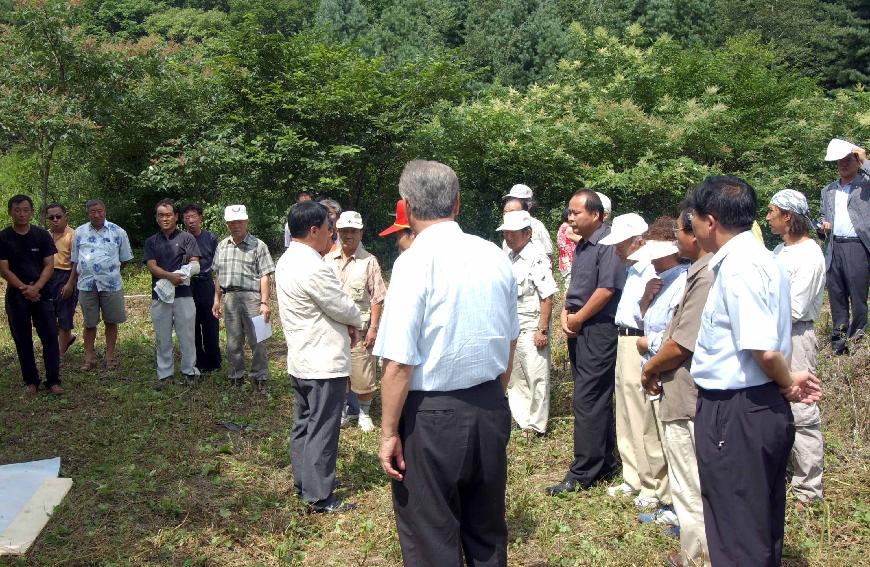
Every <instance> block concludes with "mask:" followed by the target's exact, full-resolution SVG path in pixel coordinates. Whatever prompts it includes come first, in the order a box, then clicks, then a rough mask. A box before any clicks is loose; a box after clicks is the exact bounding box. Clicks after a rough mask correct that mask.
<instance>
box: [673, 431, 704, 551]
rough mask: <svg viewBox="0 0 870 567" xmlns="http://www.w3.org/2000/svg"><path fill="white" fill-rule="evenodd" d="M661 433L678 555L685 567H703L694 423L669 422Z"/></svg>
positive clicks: (701, 525)
mask: <svg viewBox="0 0 870 567" xmlns="http://www.w3.org/2000/svg"><path fill="white" fill-rule="evenodd" d="M664 429H665V452H666V454H667V457H668V479H669V481H670V482H669V485H670V490H671V499H672V500H673V505H674V513H676V515H677V519H678V520H679V522H680V554H681V556H682V559H683V563H685V564H686V565H693V566H694V565H704V564H705V562H707V561H708V558H709V551H708V550H707V536H706V534H705V533H704V504H703V501H702V500H701V481H700V480H699V478H698V459H697V457H696V456H695V422H694V421H692V420H691V419H680V420H676V421H669V422H667V423H665V424H664Z"/></svg>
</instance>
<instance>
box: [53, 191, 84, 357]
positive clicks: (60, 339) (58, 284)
mask: <svg viewBox="0 0 870 567" xmlns="http://www.w3.org/2000/svg"><path fill="white" fill-rule="evenodd" d="M45 218H46V220H48V227H49V233H51V237H52V239H54V247H55V248H57V254H55V255H54V273H52V275H51V279H50V280H48V286H47V289H48V291H49V299H50V300H51V301H52V303H53V304H54V316H55V318H56V319H57V345H58V348H59V349H60V355H61V357H63V355H64V354H65V353H66V351H67V349H69V347H70V345H72V344H73V343H74V342H75V340H76V336H75V335H73V334H72V330H73V315H75V312H76V304H77V303H78V300H79V294H78V290H77V289H76V285H75V284H76V282H75V278H71V277H70V276H71V275H72V262H71V261H70V253H71V252H72V242H73V234H75V231H73V229H72V228H70V226H69V224H67V222H68V221H69V217H68V216H67V213H66V207H64V206H63V205H61V204H60V203H49V204H48V205H47V206H46V207H45ZM65 288H69V293H68V294H67V297H64V289H65Z"/></svg>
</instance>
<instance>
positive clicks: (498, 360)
mask: <svg viewBox="0 0 870 567" xmlns="http://www.w3.org/2000/svg"><path fill="white" fill-rule="evenodd" d="M519 333H520V326H519V320H518V319H517V284H516V280H515V279H514V274H513V271H512V270H511V264H510V261H509V260H508V258H507V254H505V253H504V252H502V251H501V250H499V248H498V246H496V245H494V244H493V243H491V242H487V241H486V240H483V239H482V238H478V237H477V236H472V235H470V234H465V233H464V232H462V229H460V228H459V225H458V224H456V223H455V222H453V221H444V222H439V223H435V224H432V225H430V226H428V227H427V228H426V229H424V230H422V231H421V232H420V234H418V235H417V238H416V239H415V240H414V245H413V246H411V247H410V248H409V249H408V250H406V251H405V252H403V253H402V255H401V256H399V258H398V259H397V260H396V263H395V264H394V267H393V274H392V278H391V279H390V287H389V289H388V290H387V298H386V300H385V301H384V314H383V316H382V317H381V328H380V332H379V333H378V338H377V341H376V342H375V348H374V351H373V354H374V355H375V356H380V357H383V358H387V359H389V360H392V361H395V362H398V363H401V364H407V365H409V366H413V367H414V369H413V371H412V373H411V382H410V389H411V390H422V391H452V390H462V389H465V388H471V387H473V386H477V385H478V384H482V383H484V382H488V381H490V380H494V379H495V378H497V377H498V376H499V375H500V374H502V373H503V372H504V371H505V369H506V368H507V363H508V354H509V351H510V342H511V341H512V340H514V339H516V338H517V337H518V336H519Z"/></svg>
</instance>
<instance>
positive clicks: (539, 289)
mask: <svg viewBox="0 0 870 567" xmlns="http://www.w3.org/2000/svg"><path fill="white" fill-rule="evenodd" d="M531 220H532V217H531V216H530V215H529V213H528V212H526V211H513V212H510V213H507V214H505V216H504V222H503V223H502V225H501V226H499V227H498V228H497V229H496V230H500V231H503V234H504V239H505V242H507V244H508V247H509V248H510V250H511V251H510V252H509V253H508V258H510V261H511V265H512V267H513V272H514V278H516V280H517V315H518V317H519V320H520V336H519V338H518V339H517V349H516V357H515V359H514V365H513V372H512V373H511V378H510V382H509V383H508V389H507V394H508V403H509V404H510V406H511V414H512V415H513V416H514V420H515V421H516V422H517V425H519V427H520V429H521V430H522V433H521V434H522V435H523V437H526V438H529V437H530V436H532V435H539V436H540V435H543V434H544V433H545V432H546V431H547V419H548V417H549V415H550V315H552V313H553V296H554V295H556V292H558V291H559V286H558V285H556V280H554V279H553V271H552V269H551V268H550V262H549V260H547V256H546V254H544V251H543V250H542V249H541V247H540V246H538V245H537V244H535V243H534V242H532V223H531Z"/></svg>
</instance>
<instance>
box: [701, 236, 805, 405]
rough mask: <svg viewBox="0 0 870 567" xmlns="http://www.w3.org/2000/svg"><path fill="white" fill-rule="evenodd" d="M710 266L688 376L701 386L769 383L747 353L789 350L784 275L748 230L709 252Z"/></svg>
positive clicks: (788, 306) (734, 387) (788, 310)
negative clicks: (710, 279) (710, 281)
mask: <svg viewBox="0 0 870 567" xmlns="http://www.w3.org/2000/svg"><path fill="white" fill-rule="evenodd" d="M710 270H712V271H713V274H714V280H713V286H712V287H711V288H710V295H709V296H708V297H707V303H706V305H705V306H704V313H703V315H702V317H701V330H700V332H699V333H698V343H697V346H696V347H695V354H694V356H693V357H692V378H694V380H695V383H696V384H697V385H698V386H699V387H701V388H704V389H706V390H739V389H743V388H750V387H753V386H761V385H763V384H766V383H768V382H770V378H768V376H767V374H765V373H764V371H763V370H762V369H761V367H760V366H759V365H758V363H757V362H755V358H754V357H753V353H752V351H778V352H781V353H782V355H783V356H784V357H786V358H788V357H789V355H790V354H791V300H790V297H789V284H788V276H786V275H785V273H784V270H783V269H782V267H781V266H780V265H779V263H778V262H777V261H776V259H775V258H774V257H773V253H772V252H770V250H767V249H766V248H765V247H764V246H763V245H762V244H760V243H759V242H758V241H757V240H756V239H755V237H754V236H753V235H752V232H751V231H748V230H747V231H745V232H742V233H740V234H738V235H737V236H734V237H733V238H731V240H729V241H728V242H726V243H725V245H724V246H723V247H722V248H720V249H719V251H718V252H716V253H715V254H714V255H713V257H712V258H711V259H710Z"/></svg>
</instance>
